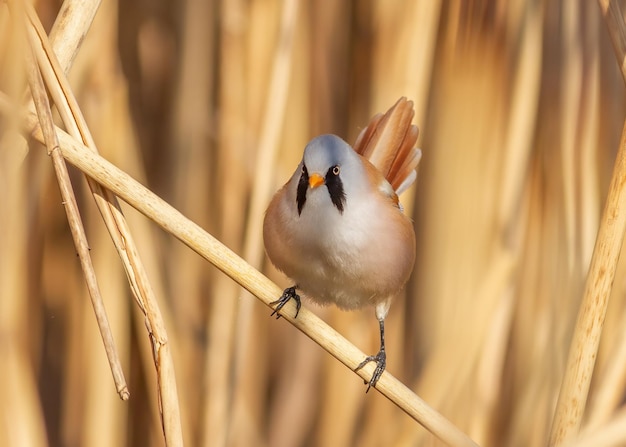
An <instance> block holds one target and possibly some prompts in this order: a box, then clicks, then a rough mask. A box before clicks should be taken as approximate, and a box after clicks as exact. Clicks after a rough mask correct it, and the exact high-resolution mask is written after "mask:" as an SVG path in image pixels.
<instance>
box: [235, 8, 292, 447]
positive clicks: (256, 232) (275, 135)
mask: <svg viewBox="0 0 626 447" xmlns="http://www.w3.org/2000/svg"><path fill="white" fill-rule="evenodd" d="M298 6H299V0H287V1H285V2H283V5H282V9H281V10H280V11H279V13H280V31H279V33H278V35H277V37H276V44H275V47H274V56H273V60H272V65H271V74H270V78H269V86H268V88H267V89H262V91H267V96H266V97H265V104H266V106H265V109H263V111H262V113H261V117H262V123H263V124H262V127H261V131H260V134H259V138H258V148H257V157H256V161H255V169H254V175H253V180H252V181H253V183H252V186H251V197H250V209H249V212H248V218H247V222H246V227H245V235H244V245H243V258H244V259H245V260H246V261H247V262H248V263H250V264H251V265H253V266H255V267H256V268H257V269H258V268H260V266H261V265H262V263H263V256H264V253H265V252H264V248H263V240H262V237H261V235H262V223H263V215H264V210H265V207H266V206H267V204H268V203H269V199H270V197H271V194H272V192H273V191H272V189H273V187H274V182H273V180H274V177H275V176H274V171H275V169H274V167H275V166H276V153H277V150H278V148H279V142H280V136H281V132H282V129H283V125H284V116H285V105H286V102H287V93H288V91H289V85H290V76H291V72H292V52H293V46H294V39H295V33H296V31H297V24H298V21H297V20H296V19H297V17H298ZM244 295H247V293H245V291H244V290H242V293H241V295H240V297H239V299H238V301H239V309H238V314H237V318H236V321H235V322H234V323H235V326H236V328H235V333H236V334H237V336H236V340H235V346H234V350H235V356H234V360H235V363H234V366H233V370H234V377H235V379H234V381H233V403H232V413H231V420H233V422H234V423H233V428H234V430H233V432H234V433H233V435H234V436H231V440H232V442H234V443H239V444H241V445H245V444H247V443H246V442H245V441H246V440H245V438H243V439H238V438H239V437H240V436H241V435H240V434H239V435H237V431H239V429H237V428H236V427H238V426H239V424H238V423H237V422H238V421H237V418H238V416H239V417H240V415H246V417H247V418H249V419H250V420H252V421H262V420H263V419H264V417H263V412H264V405H263V402H262V399H263V398H264V396H263V395H262V394H261V393H259V392H258V390H259V389H264V388H266V386H267V385H266V382H267V381H266V380H263V378H264V377H265V376H264V375H263V374H259V371H258V368H257V367H258V366H259V365H262V364H263V360H262V358H261V356H263V353H262V351H261V346H260V345H261V343H260V342H261V341H262V340H263V339H262V338H260V337H259V334H260V333H261V327H260V325H261V324H263V323H266V320H267V318H265V319H264V320H265V321H264V320H262V318H263V317H262V316H261V315H260V314H259V313H258V312H255V307H254V306H255V304H256V303H255V302H254V301H253V300H250V299H245V296H244ZM259 320H261V321H259ZM265 345H266V343H265ZM248 443H249V442H248Z"/></svg>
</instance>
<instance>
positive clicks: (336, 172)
mask: <svg viewBox="0 0 626 447" xmlns="http://www.w3.org/2000/svg"><path fill="white" fill-rule="evenodd" d="M339 171H340V169H339V166H337V165H335V166H333V175H339Z"/></svg>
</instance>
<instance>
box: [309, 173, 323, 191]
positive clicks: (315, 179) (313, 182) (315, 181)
mask: <svg viewBox="0 0 626 447" xmlns="http://www.w3.org/2000/svg"><path fill="white" fill-rule="evenodd" d="M323 184H324V177H322V176H321V175H319V174H311V176H310V177H309V186H310V187H311V188H317V187H318V186H321V185H323Z"/></svg>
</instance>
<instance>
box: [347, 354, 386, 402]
mask: <svg viewBox="0 0 626 447" xmlns="http://www.w3.org/2000/svg"><path fill="white" fill-rule="evenodd" d="M369 362H376V369H374V373H373V374H372V378H371V379H370V380H369V382H368V381H365V382H364V383H367V384H368V385H367V390H365V392H366V393H367V392H368V391H369V390H370V388H371V387H376V383H377V382H378V379H380V376H382V375H383V371H385V367H386V366H387V354H386V353H385V350H384V349H381V350H380V351H379V352H378V354H376V355H370V356H367V357H365V360H363V361H362V362H361V363H359V366H357V367H356V369H355V370H354V371H355V372H356V371H358V370H359V369H361V368H363V367H364V366H365V365H367V364H368V363H369Z"/></svg>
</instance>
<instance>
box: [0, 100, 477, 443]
mask: <svg viewBox="0 0 626 447" xmlns="http://www.w3.org/2000/svg"><path fill="white" fill-rule="evenodd" d="M6 107H7V104H6V101H5V98H4V96H0V110H3V111H4V110H5V109H6ZM25 127H26V129H27V131H28V132H29V133H30V134H31V135H32V136H33V137H34V138H36V139H37V140H41V139H42V138H43V137H42V134H41V130H40V129H39V127H38V125H37V120H36V118H35V117H34V116H33V115H28V116H26V117H25ZM57 135H58V136H59V141H60V147H61V150H62V153H63V156H64V157H65V158H66V159H67V160H68V161H69V162H70V163H72V164H73V165H75V166H76V167H78V168H79V169H80V170H81V171H83V172H84V173H86V174H87V175H89V176H91V177H92V178H94V179H95V180H97V181H98V182H99V183H101V184H102V185H103V186H105V187H106V188H108V189H110V190H111V191H112V192H113V193H115V194H116V195H117V196H119V197H121V198H123V199H124V200H125V201H126V202H127V203H129V204H130V205H131V206H133V207H134V208H136V209H137V210H138V211H140V212H141V213H142V214H144V215H146V216H147V217H149V218H150V219H152V220H153V221H154V222H156V223H157V224H158V225H159V226H161V227H162V228H163V229H165V230H166V231H167V232H169V233H171V234H172V235H174V236H175V237H177V238H178V239H179V240H181V241H182V242H183V243H185V244H186V245H188V246H189V247H190V248H192V249H193V250H194V251H196V252H197V253H198V254H200V255H201V256H202V257H204V258H205V259H206V260H208V261H209V262H211V263H212V264H213V265H215V266H216V267H218V268H219V269H220V270H222V272H224V273H226V274H227V275H228V276H230V277H231V278H232V279H234V280H235V281H237V282H238V283H239V284H240V285H242V286H243V287H245V288H246V289H248V290H249V291H250V292H252V293H253V294H254V295H255V296H256V297H257V298H258V299H260V300H261V301H262V302H264V303H265V304H267V305H269V303H270V302H271V301H273V300H274V299H275V298H276V296H277V295H278V294H279V293H280V292H281V291H280V289H279V288H278V287H277V286H276V285H275V284H273V283H272V282H271V281H269V280H268V279H267V278H266V277H265V276H263V275H261V274H260V273H259V272H258V271H257V270H255V269H254V268H252V267H251V266H250V265H249V264H247V263H246V262H245V261H243V260H242V259H241V258H239V257H238V256H237V255H236V254H234V253H233V252H232V251H230V250H229V249H228V248H226V247H225V246H224V245H222V244H221V243H220V242H218V241H217V240H216V239H215V238H213V237H212V236H211V235H209V234H208V233H206V232H205V231H204V230H202V229H201V228H200V227H198V226H197V225H196V224H194V223H193V222H191V221H189V220H188V219H186V218H185V217H184V216H182V215H181V214H180V213H179V212H178V211H176V210H175V209H174V208H172V207H171V206H169V205H168V204H167V203H166V202H164V201H163V200H162V199H160V198H159V197H157V196H156V195H154V194H153V193H152V192H150V191H149V190H148V189H147V188H145V187H144V186H142V185H141V184H139V183H138V182H136V181H135V180H133V179H132V178H131V177H130V176H128V175H127V174H125V173H124V172H123V171H121V170H119V169H118V168H116V167H115V166H114V165H112V164H111V163H109V162H107V161H106V160H105V159H103V158H102V157H100V156H99V155H97V154H95V153H93V152H90V151H89V150H87V149H86V148H85V147H84V146H83V145H82V144H81V143H80V142H77V141H76V140H74V139H73V138H72V137H71V136H69V135H67V134H66V133H65V132H63V131H62V130H61V129H58V128H57ZM294 307H295V306H294V305H288V306H286V307H285V310H284V312H283V318H284V319H285V320H287V321H289V322H290V323H292V324H293V325H294V326H295V327H297V328H298V329H300V330H301V331H302V332H304V333H305V334H306V335H307V336H308V337H310V338H311V339H312V340H313V341H315V342H316V343H317V344H319V345H320V346H321V347H323V348H324V349H325V350H326V351H327V352H329V353H330V354H331V355H332V356H333V357H335V358H337V359H338V360H339V361H340V362H341V363H343V364H344V365H346V366H347V367H348V368H350V369H351V370H354V368H355V367H356V366H357V365H358V364H359V363H360V361H361V359H362V358H363V356H364V355H365V354H364V353H363V352H361V351H360V350H359V349H357V348H356V347H355V346H353V345H352V344H350V343H349V342H348V341H347V340H345V339H344V338H343V337H341V335H339V334H338V333H337V332H335V331H334V330H333V329H332V328H330V327H329V326H328V325H326V324H325V323H324V322H323V321H322V320H320V319H319V318H318V317H316V316H315V315H314V314H312V313H311V312H310V311H308V310H307V309H306V308H303V309H301V311H300V314H299V315H298V318H297V319H295V318H294V317H293V313H294V311H295V309H294ZM373 368H374V366H373V365H372V366H370V367H366V368H364V370H359V371H358V372H357V373H356V374H358V375H359V376H360V377H361V378H362V379H366V378H367V379H369V377H370V376H371V374H372V371H373ZM377 389H378V391H380V392H381V393H382V394H383V395H385V396H386V397H387V398H388V399H390V400H391V401H393V402H394V403H395V404H396V405H397V406H399V407H400V408H402V410H403V411H404V412H406V413H407V414H408V415H409V416H410V417H412V418H413V419H415V420H416V421H417V422H419V423H420V424H422V425H423V426H424V427H425V428H427V429H428V430H429V431H431V432H432V433H433V434H435V435H436V436H437V437H439V438H440V439H442V440H443V441H444V442H447V443H448V444H449V445H451V446H475V445H476V444H475V443H474V442H473V441H472V440H471V439H470V438H469V437H467V435H465V434H463V433H462V432H461V431H460V430H459V429H457V428H456V427H455V426H454V425H453V424H451V423H450V422H449V421H448V420H447V419H445V418H444V417H443V416H442V415H441V414H439V413H438V412H436V411H435V410H433V409H432V408H431V407H429V406H428V405H427V404H426V403H425V402H424V401H422V400H421V399H420V398H419V397H418V396H417V395H415V394H414V393H413V392H412V391H411V390H410V389H409V388H407V387H406V386H404V385H403V384H402V383H401V382H399V381H398V380H397V379H395V378H394V377H392V376H391V374H389V373H385V374H383V376H382V377H381V378H380V381H379V383H378V384H377Z"/></svg>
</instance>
